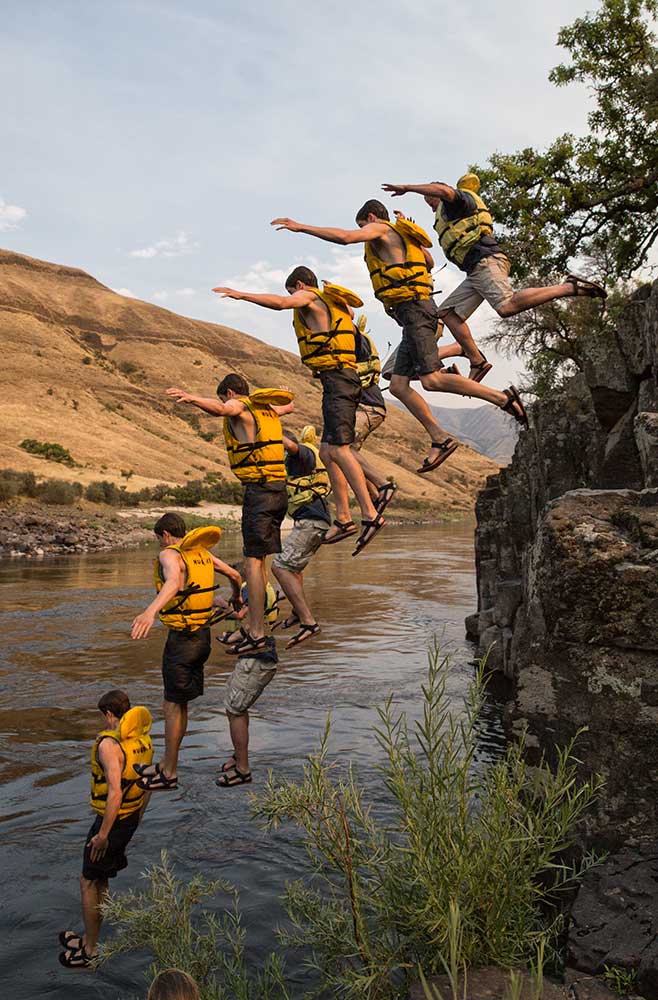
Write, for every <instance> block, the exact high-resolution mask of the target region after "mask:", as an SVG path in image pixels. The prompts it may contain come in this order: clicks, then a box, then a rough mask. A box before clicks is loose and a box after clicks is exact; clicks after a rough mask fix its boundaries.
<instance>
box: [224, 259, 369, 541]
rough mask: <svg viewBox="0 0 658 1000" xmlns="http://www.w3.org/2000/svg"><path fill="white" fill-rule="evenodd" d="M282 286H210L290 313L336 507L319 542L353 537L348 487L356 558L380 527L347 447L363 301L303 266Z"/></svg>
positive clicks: (357, 395)
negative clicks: (317, 396)
mask: <svg viewBox="0 0 658 1000" xmlns="http://www.w3.org/2000/svg"><path fill="white" fill-rule="evenodd" d="M285 287H286V291H287V292H288V295H270V294H266V295H261V294H256V293H253V292H240V291H237V290H236V289H234V288H226V287H223V286H220V287H218V288H213V292H217V293H218V294H220V295H222V296H223V297H224V298H230V299H238V300H240V299H241V300H243V301H245V302H253V303H254V305H257V306H263V307H264V308H266V309H275V310H277V311H280V310H283V309H292V310H293V311H294V315H293V326H294V329H295V335H296V337H297V341H298V344H299V352H300V355H301V359H302V362H303V363H304V364H305V365H306V366H307V367H308V368H310V370H311V371H312V372H313V376H314V377H316V378H319V379H320V382H321V383H322V418H323V428H322V442H321V445H320V456H321V458H322V461H323V462H324V464H325V466H326V468H327V472H328V473H329V479H330V480H331V487H332V490H333V493H334V501H335V504H336V519H335V521H334V524H333V527H331V528H330V529H329V531H328V533H327V536H326V538H325V540H324V544H325V545H333V544H334V543H335V542H340V541H342V540H343V539H344V538H348V537H349V536H350V535H354V534H356V526H355V524H354V522H353V521H352V519H351V515H350V508H349V500H348V490H347V484H348V483H349V485H350V487H351V488H352V491H353V493H354V496H355V497H356V499H357V502H358V504H359V506H360V508H361V534H360V535H359V537H358V539H357V542H356V549H355V550H354V552H353V553H352V555H358V553H359V552H360V551H361V550H362V549H364V548H365V547H366V545H368V544H369V542H371V541H372V539H373V538H374V537H375V535H376V534H377V532H378V531H380V530H381V528H383V527H384V524H385V521H384V518H383V517H382V515H381V513H380V512H379V511H378V510H377V508H376V506H375V505H374V504H373V502H372V499H371V497H370V493H369V491H368V486H367V483H366V479H365V476H364V474H363V469H362V468H361V466H360V465H359V462H358V461H357V458H356V456H355V454H354V452H353V451H352V449H351V447H350V446H351V445H352V444H353V442H354V436H355V432H354V425H355V420H356V410H357V406H358V404H359V400H360V397H361V384H360V381H359V377H358V375H357V371H356V369H357V362H356V353H355V339H354V334H355V330H354V314H353V312H352V307H353V306H356V307H358V306H361V305H363V303H362V301H361V299H360V298H359V297H358V295H355V293H354V292H352V291H350V290H349V289H348V288H341V287H340V286H338V285H332V284H329V283H327V282H324V288H323V289H322V291H320V289H319V287H318V279H317V277H316V276H315V274H314V273H313V271H311V270H310V268H308V267H296V268H295V269H294V271H292V273H291V274H289V275H288V278H287V279H286V285H285Z"/></svg>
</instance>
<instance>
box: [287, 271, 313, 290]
mask: <svg viewBox="0 0 658 1000" xmlns="http://www.w3.org/2000/svg"><path fill="white" fill-rule="evenodd" d="M298 281H301V282H302V284H304V285H311V286H312V287H313V288H317V287H318V279H317V277H316V276H315V275H314V274H313V271H311V269H310V267H296V268H295V270H294V271H291V272H290V274H289V275H288V277H287V278H286V288H292V287H293V286H294V285H296V284H297V282H298Z"/></svg>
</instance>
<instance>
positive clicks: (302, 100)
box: [0, 0, 595, 405]
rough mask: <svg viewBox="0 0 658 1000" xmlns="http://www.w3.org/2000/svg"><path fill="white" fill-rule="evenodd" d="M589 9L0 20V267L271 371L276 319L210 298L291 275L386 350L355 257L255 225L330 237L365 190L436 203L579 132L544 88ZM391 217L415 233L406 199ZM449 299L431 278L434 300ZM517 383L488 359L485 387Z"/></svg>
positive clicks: (211, 12) (338, 10) (133, 8)
mask: <svg viewBox="0 0 658 1000" xmlns="http://www.w3.org/2000/svg"><path fill="white" fill-rule="evenodd" d="M594 5H595V0H589V2H581V0H550V2H549V0H539V2H537V3H535V4H532V5H531V4H527V3H524V2H521V0H498V2H497V3H496V4H485V3H484V2H482V0H479V2H476V0H463V2H461V3H459V4H457V3H453V2H451V3H449V2H447V0H415V2H414V3H404V4H401V3H399V2H398V0H395V2H394V0H379V2H377V3H375V2H370V0H368V2H365V0H353V2H346V0H335V2H334V3H333V4H332V5H329V4H324V3H318V2H316V3H313V2H310V3H309V2H308V0H307V2H306V3H298V4H296V3H294V2H292V0H278V2H277V3H276V4H274V3H264V2H258V3H254V2H252V3H249V2H247V3H244V4H242V5H241V6H239V7H238V6H237V5H236V4H234V3H228V2H225V0H216V2H209V0H207V2H206V0H188V2H187V3H186V4H183V3H182V2H173V0H171V2H167V0H153V2H152V0H137V2H131V3H127V2H121V0H107V2H100V0H86V2H83V0H78V2H72V0H58V2H57V3H48V2H47V0H6V2H5V4H3V23H2V27H1V29H0V86H2V92H3V94H4V95H5V97H7V95H10V94H11V95H12V97H11V99H10V100H7V99H5V101H4V102H3V107H2V109H1V110H0V122H1V127H2V134H3V148H4V149H5V155H4V157H3V159H2V165H1V167H0V245H2V246H4V247H8V248H11V249H15V250H17V251H19V252H21V253H26V254H30V255H32V256H35V257H40V258H44V259H47V260H52V261H56V262H58V263H62V264H68V265H73V266H78V267H82V268H84V269H85V270H87V271H89V272H90V273H92V274H93V275H94V276H95V277H97V278H98V279H99V280H100V281H102V282H103V283H105V284H107V285H109V286H110V287H112V288H115V289H121V290H123V291H124V292H125V293H129V294H132V295H135V296H137V297H139V298H142V299H145V300H147V301H151V302H155V303H157V304H160V305H163V306H165V307H166V308H170V309H173V310H174V311H176V312H182V313H184V314H186V315H190V316H194V317H199V318H202V319H208V320H213V321H216V322H220V323H226V324H227V325H230V326H235V327H237V328H239V329H242V330H245V331H246V332H249V333H252V334H253V335H255V336H257V337H260V338H262V339H264V340H267V341H268V342H270V343H273V344H276V345H277V346H282V347H287V348H289V349H294V348H295V341H294V336H293V334H292V328H291V324H290V317H289V316H288V315H287V314H283V315H282V314H276V313H269V312H266V311H265V310H262V309H257V308H256V307H254V306H249V305H248V304H246V303H240V302H237V303H235V302H228V300H219V299H218V298H217V297H216V296H213V295H211V294H210V291H209V289H210V288H211V287H212V286H213V285H215V284H219V283H222V284H223V283H229V284H234V285H235V286H236V287H243V288H247V289H250V290H263V291H264V290H277V291H278V290H281V283H282V280H283V278H284V277H285V275H286V274H287V273H288V271H289V270H290V269H291V267H292V266H294V265H295V264H297V263H302V262H303V263H310V264H311V266H315V268H316V269H317V270H318V273H319V274H320V276H322V277H325V278H331V279H333V280H337V281H339V282H340V283H342V284H346V285H349V286H351V287H353V288H355V290H357V291H359V292H360V293H361V294H363V296H364V298H365V299H366V305H367V307H368V315H369V319H370V326H371V330H372V333H373V335H374V337H375V340H376V342H377V343H378V345H379V347H380V350H381V351H382V352H385V349H386V345H387V342H388V341H389V340H392V341H396V340H397V339H398V329H397V327H396V326H395V324H394V323H393V322H392V321H391V320H390V319H388V318H387V317H386V316H385V314H384V313H383V311H382V309H381V307H380V306H378V305H377V304H376V303H375V302H374V300H373V299H372V296H371V295H370V291H369V283H368V279H367V273H366V271H365V265H364V264H363V262H362V260H361V253H360V252H359V251H355V250H354V249H343V248H338V247H336V248H332V247H330V246H329V245H328V244H323V243H320V242H319V241H317V240H313V239H311V238H310V237H307V236H302V235H293V234H290V233H276V232H274V231H273V230H271V229H270V227H269V221H270V219H272V218H273V217H274V216H276V215H290V216H292V217H293V218H297V219H301V220H303V221H305V222H310V223H313V224H321V225H334V226H350V227H351V225H352V220H353V218H354V213H355V210H356V208H358V206H359V205H360V204H362V202H363V201H365V199H366V198H368V197H373V196H378V193H379V186H380V184H381V183H382V182H383V181H401V182H404V181H414V180H416V181H423V180H432V179H441V180H445V181H448V182H451V181H453V182H454V180H455V179H456V178H457V177H458V176H459V175H460V174H461V173H463V171H464V170H465V169H466V167H467V165H468V164H469V163H471V162H478V161H484V160H485V159H486V157H487V156H488V154H490V153H491V152H493V151H494V150H512V149H516V148H519V147H522V146H525V145H539V146H541V145H542V144H544V143H546V142H548V141H550V140H551V139H552V138H553V137H554V136H555V135H557V134H559V133H560V132H564V131H568V130H571V131H575V132H582V131H584V130H585V116H586V112H587V95H586V93H585V92H584V91H583V90H581V89H579V88H574V87H570V88H567V89H561V90H558V89H556V88H555V87H553V86H552V85H550V84H549V82H548V80H547V74H548V71H549V70H550V68H551V67H552V66H553V65H555V64H556V63H557V62H559V61H560V59H561V58H562V56H561V52H560V50H559V49H557V47H556V46H555V38H556V34H557V31H558V28H559V27H560V26H561V25H563V24H567V23H569V22H571V21H572V20H573V19H574V18H575V17H576V16H578V15H579V14H580V13H582V12H584V11H585V10H587V9H591V8H592V7H593V6H594ZM393 204H394V205H395V207H400V208H403V209H404V210H408V211H409V212H411V213H412V214H413V215H414V217H415V218H416V221H418V222H420V223H421V224H424V225H426V227H427V228H428V229H429V228H430V227H431V221H432V220H431V217H430V213H429V210H428V209H427V208H426V207H425V206H424V205H423V203H422V201H421V200H420V199H417V198H414V197H413V196H408V197H406V198H404V199H398V200H397V201H396V202H394V203H393ZM437 260H441V255H440V253H437ZM441 262H442V261H441ZM458 281H459V273H458V272H456V271H455V270H454V269H452V268H446V269H445V270H444V271H442V272H441V278H440V282H439V285H440V287H442V288H443V289H444V290H445V291H449V290H450V289H452V288H453V287H454V286H455V285H456V284H457V283H458ZM437 301H438V302H440V298H439V299H438V300H437ZM491 315H492V313H491V311H490V310H489V308H488V307H487V306H483V307H481V309H480V310H479V311H478V314H477V319H476V320H475V322H474V323H473V330H474V333H476V335H477V334H478V333H483V332H484V331H485V330H486V328H487V326H488V324H489V323H490V321H491ZM520 367H522V366H521V365H520V364H519V363H516V362H514V361H512V362H506V361H503V360H502V359H500V360H499V363H498V364H497V365H496V368H495V369H494V372H492V375H491V376H490V377H489V379H488V381H491V383H492V385H496V386H498V385H503V384H508V382H509V381H510V378H511V377H512V376H514V377H516V374H517V373H518V370H519V368H520ZM436 401H437V402H439V403H441V404H442V405H446V404H448V405H453V404H455V403H456V402H457V400H456V398H455V397H445V396H443V397H440V398H437V400H436Z"/></svg>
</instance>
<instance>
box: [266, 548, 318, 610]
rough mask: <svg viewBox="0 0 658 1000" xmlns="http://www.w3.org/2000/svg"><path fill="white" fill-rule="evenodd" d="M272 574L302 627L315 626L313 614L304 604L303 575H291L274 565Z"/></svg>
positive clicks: (286, 570)
mask: <svg viewBox="0 0 658 1000" xmlns="http://www.w3.org/2000/svg"><path fill="white" fill-rule="evenodd" d="M272 572H273V574H274V576H275V577H276V578H277V580H278V581H279V583H280V584H281V586H282V587H283V593H284V594H285V595H286V597H287V598H288V600H289V601H290V603H291V604H292V609H293V611H294V612H295V614H296V615H297V617H298V618H299V620H300V622H301V623H302V625H315V618H314V617H313V612H312V611H311V609H310V608H309V606H308V604H307V603H306V595H305V594H304V577H303V575H302V574H301V573H293V572H291V571H290V570H289V569H283V568H282V567H281V566H277V565H276V563H275V564H274V565H273V566H272Z"/></svg>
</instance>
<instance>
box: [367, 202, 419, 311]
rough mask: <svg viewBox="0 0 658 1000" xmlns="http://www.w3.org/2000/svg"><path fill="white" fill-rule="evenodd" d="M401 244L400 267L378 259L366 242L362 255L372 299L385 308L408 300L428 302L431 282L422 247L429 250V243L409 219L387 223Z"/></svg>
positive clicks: (370, 245)
mask: <svg viewBox="0 0 658 1000" xmlns="http://www.w3.org/2000/svg"><path fill="white" fill-rule="evenodd" d="M378 221H380V222H385V223H386V225H387V226H390V227H391V229H394V230H395V232H396V233H397V234H398V236H399V237H400V238H401V240H402V242H403V243H404V260H403V261H402V262H401V263H400V264H388V263H387V262H386V261H384V260H382V258H381V257H378V256H377V254H376V253H375V251H374V249H373V244H372V243H366V249H365V253H364V255H363V257H364V260H365V262H366V266H367V268H368V271H369V272H370V280H371V281H372V287H373V290H374V292H375V296H376V297H377V298H378V299H379V301H380V302H382V303H383V304H384V305H385V306H393V305H398V303H400V302H407V301H408V300H409V299H428V298H429V297H430V295H431V294H432V290H433V288H434V282H433V281H432V275H431V274H430V271H429V269H428V267H427V263H426V261H425V255H424V254H423V251H422V247H431V246H432V241H431V239H430V238H429V236H428V235H427V233H426V232H425V230H424V229H421V227H420V226H417V225H416V223H415V222H411V221H410V220H409V219H398V221H397V222H388V221H387V220H385V219H380V220H378Z"/></svg>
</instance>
